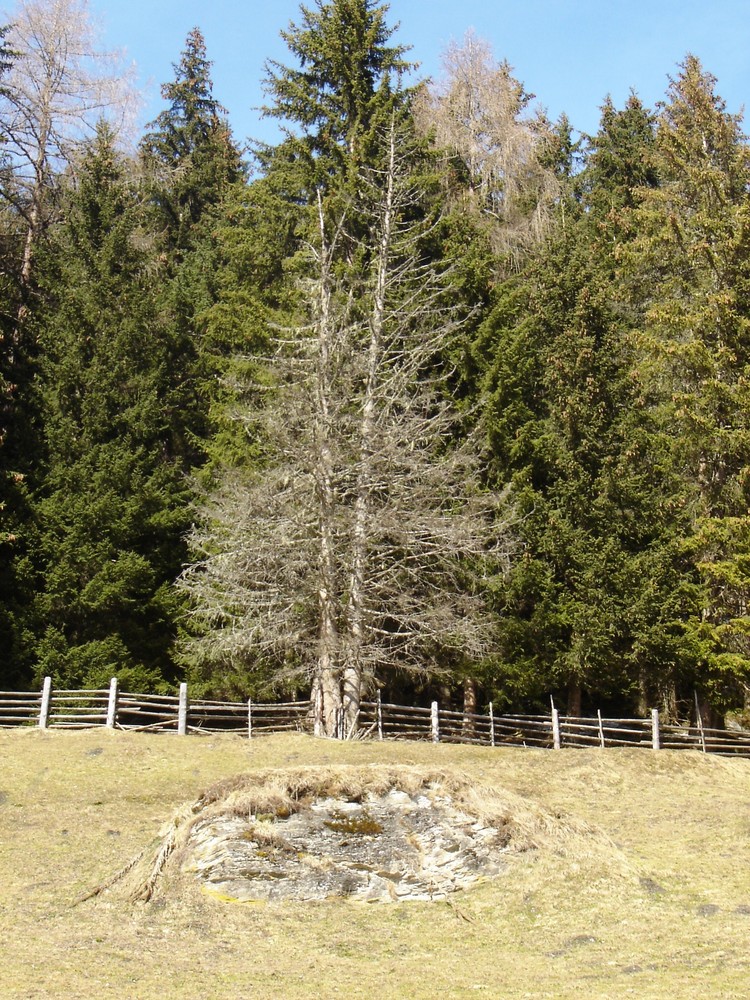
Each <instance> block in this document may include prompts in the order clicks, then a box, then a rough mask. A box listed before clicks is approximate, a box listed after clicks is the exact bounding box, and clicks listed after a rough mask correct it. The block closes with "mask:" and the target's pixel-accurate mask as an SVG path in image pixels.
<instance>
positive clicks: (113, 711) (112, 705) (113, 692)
mask: <svg viewBox="0 0 750 1000" xmlns="http://www.w3.org/2000/svg"><path fill="white" fill-rule="evenodd" d="M115 722H117V678H116V677H113V678H112V680H111V681H110V682H109V701H108V702H107V722H106V726H107V729H114V728H115Z"/></svg>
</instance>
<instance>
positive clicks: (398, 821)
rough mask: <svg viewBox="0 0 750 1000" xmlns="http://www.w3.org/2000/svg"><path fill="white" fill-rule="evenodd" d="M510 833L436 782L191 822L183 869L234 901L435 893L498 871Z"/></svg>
mask: <svg viewBox="0 0 750 1000" xmlns="http://www.w3.org/2000/svg"><path fill="white" fill-rule="evenodd" d="M506 845H507V840H506V838H505V836H504V835H503V832H502V831H501V830H498V829H497V828H495V827H492V826H487V825H484V824H483V823H482V822H481V821H479V820H478V819H477V818H476V817H474V816H470V815H468V814H467V813H466V812H465V811H462V810H461V809H460V808H458V807H457V806H455V805H454V804H453V802H452V801H451V798H450V797H449V796H447V795H446V794H445V793H444V792H442V793H441V791H440V789H439V788H438V789H425V790H423V791H422V792H420V794H418V795H414V796H412V795H409V794H408V793H406V792H404V791H400V790H397V789H392V790H391V791H390V792H388V793H387V794H385V795H382V796H373V795H366V796H365V797H364V798H363V799H362V801H357V802H351V801H347V800H346V799H340V798H321V799H317V800H314V801H312V802H310V803H309V804H307V805H305V806H304V807H303V808H302V809H300V810H299V811H298V812H295V813H293V814H292V815H279V816H274V815H263V814H261V815H250V816H248V817H241V816H231V817H227V816H219V817H214V818H206V819H205V820H204V821H199V822H198V823H196V824H195V826H194V827H193V829H192V831H191V836H190V841H189V843H188V853H187V859H186V863H185V867H186V868H187V869H188V870H192V871H193V872H194V873H195V874H196V876H197V877H198V878H199V879H200V881H201V882H202V883H203V884H204V886H205V888H206V889H207V890H208V891H211V892H214V893H216V894H218V895H220V896H221V897H223V898H226V899H231V900H236V901H250V900H280V899H295V900H316V899H317V900H319V899H326V898H329V897H332V896H339V897H350V898H353V899H360V900H368V901H376V900H381V901H392V900H439V899H445V898H446V897H447V896H448V895H449V893H452V892H455V891H456V890H458V889H464V888H466V887H468V886H470V885H472V884H474V883H476V882H477V881H478V880H479V879H480V878H485V877H491V876H493V875H497V874H498V873H499V872H500V871H501V870H502V868H503V854H504V852H505V851H506V850H507V846H506Z"/></svg>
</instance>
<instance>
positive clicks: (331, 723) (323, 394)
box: [315, 194, 341, 736]
mask: <svg viewBox="0 0 750 1000" xmlns="http://www.w3.org/2000/svg"><path fill="white" fill-rule="evenodd" d="M318 211H319V221H320V235H321V251H320V253H321V259H320V266H321V282H320V300H319V310H320V313H319V316H318V368H317V379H316V387H315V393H316V413H315V445H316V456H315V459H316V468H315V482H316V493H317V501H318V533H319V538H318V541H319V546H320V549H319V561H318V666H317V681H318V685H319V690H320V709H319V712H320V719H319V721H320V723H321V725H322V727H323V732H324V733H325V735H326V736H335V735H336V734H337V728H338V721H339V711H340V709H341V691H340V688H339V671H338V664H337V656H338V634H337V628H336V556H335V542H334V535H335V532H334V519H335V507H336V501H335V493H334V487H333V459H332V455H331V445H330V440H331V426H330V424H331V415H330V391H331V388H330V383H331V358H330V353H331V335H332V331H331V287H330V248H329V246H328V243H327V240H326V233H325V223H324V218H323V208H322V201H321V197H320V194H318Z"/></svg>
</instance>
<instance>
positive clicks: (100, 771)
mask: <svg viewBox="0 0 750 1000" xmlns="http://www.w3.org/2000/svg"><path fill="white" fill-rule="evenodd" d="M0 759H2V770H1V771H0V870H1V871H2V872H3V877H2V880H0V941H2V981H3V985H2V993H3V996H4V997H34V998H37V997H64V998H66V1000H68V998H75V997H118V998H121V997H136V998H144V1000H145V998H172V997H174V998H177V997H180V998H183V997H184V998H199V997H200V998H202V1000H204V998H212V997H232V998H234V997H239V998H246V997H247V998H250V997H252V998H262V1000H265V998H269V1000H270V998H272V997H273V998H276V997H281V998H285V1000H287V998H288V1000H296V998H303V997H304V998H308V997H309V998H316V1000H328V998H334V997H338V996H342V997H343V996H348V997H368V998H370V997H373V996H379V997H384V998H390V997H393V998H396V997H398V998H401V997H404V998H415V1000H416V998H419V1000H422V998H424V1000H427V998H434V997H449V998H464V997H475V996H486V997H493V998H522V997H523V998H541V997H549V998H554V1000H558V998H568V997H570V998H573V997H575V998H576V1000H580V998H614V997H629V996H632V997H638V998H639V1000H647V998H653V1000H665V998H672V997H675V998H682V997H685V998H687V997H692V996H695V995H703V996H710V997H711V998H732V1000H735V998H739V997H744V996H747V995H748V989H749V987H748V983H750V953H748V947H747V945H748V941H749V940H750V761H741V760H732V761H729V760H722V759H719V758H715V757H704V756H702V755H700V754H697V753H695V754H694V753H679V754H678V753H671V752H667V751H663V752H660V753H657V754H655V753H652V752H650V751H615V750H607V751H600V750H578V751H573V750H571V751H562V752H559V753H552V752H548V751H532V750H522V749H506V750H503V749H498V750H489V749H477V748H472V747H449V746H432V745H426V744H425V745H421V744H404V743H385V744H376V743H353V744H337V743H332V742H328V741H320V740H314V739H312V738H310V737H304V736H275V737H265V738H259V739H256V740H253V741H252V743H249V742H248V741H247V740H242V739H241V738H239V737H217V738H213V737H202V738H197V737H196V738H186V739H180V738H177V737H173V736H147V735H142V734H125V733H109V732H106V731H103V730H91V731H87V732H81V733H66V732H61V731H52V732H47V733H41V732H38V731H33V730H15V731H0ZM368 762H383V763H391V764H394V763H395V764H406V763H414V764H423V765H429V766H435V767H440V768H444V769H452V768H457V769H460V770H461V771H463V772H464V773H466V774H468V775H469V776H470V778H471V779H472V781H474V782H476V783H477V785H483V784H484V785H491V786H494V787H496V788H499V789H505V790H508V791H510V792H513V793H515V794H518V795H521V796H523V797H525V798H528V799H529V800H531V801H532V802H537V803H540V804H541V805H542V806H544V807H545V808H547V809H551V810H552V811H553V812H555V813H556V814H558V815H559V816H560V823H561V827H565V826H566V825H569V824H568V820H570V819H576V820H582V821H583V822H584V823H585V824H587V825H588V826H589V827H591V828H592V830H591V834H590V836H585V835H580V836H578V837H574V838H572V839H571V838H569V837H568V838H566V840H565V843H563V842H562V841H561V842H560V844H559V845H556V843H555V838H554V836H553V837H552V838H551V839H550V841H549V843H548V844H547V845H546V846H544V847H542V848H540V849H538V850H533V851H528V852H525V853H521V854H518V855H516V856H513V857H511V859H510V863H509V867H508V869H507V871H506V873H505V874H504V875H502V876H501V877H499V878H498V879H496V880H494V881H491V882H485V883H483V884H481V885H480V886H478V887H477V888H475V889H472V890H470V891H467V892H464V893H460V894H457V895H455V896H454V897H453V898H452V900H451V902H449V903H446V902H441V903H402V904H392V905H388V904H363V903H353V902H349V901H344V900H330V901H327V902H324V903H283V904H282V903H279V904H273V903H263V904H261V903H258V904H241V905H239V904H230V903H224V902H221V901H219V900H217V899H215V898H212V897H210V896H207V895H205V894H203V893H201V891H200V889H199V888H198V886H197V885H196V883H195V882H194V881H193V880H192V879H191V878H188V877H186V876H180V875H175V874H173V875H172V876H170V877H169V878H168V880H167V882H166V884H165V886H164V887H163V890H162V892H161V894H160V895H158V896H157V897H156V898H155V899H154V900H153V901H152V902H150V903H132V902H131V901H130V900H129V899H128V896H127V893H126V892H125V891H124V889H123V888H122V887H120V886H115V887H113V888H112V889H111V890H108V891H107V892H105V893H103V894H102V895H100V896H99V897H97V898H96V899H92V900H90V901H88V902H85V903H82V904H80V905H77V906H76V905H73V904H74V901H75V900H76V898H77V897H80V896H81V895H82V894H83V893H84V892H85V891H86V890H87V889H89V888H91V887H92V886H93V885H95V884H97V883H98V882H101V881H102V880H104V879H106V878H107V877H108V876H110V875H111V874H112V873H113V872H114V871H116V870H117V869H118V868H119V867H120V866H121V865H123V864H124V863H125V862H126V861H127V860H128V859H129V858H131V857H132V856H133V855H134V854H136V853H137V852H138V851H140V850H141V849H142V848H143V847H144V846H145V845H147V844H149V843H150V842H155V841H156V838H157V836H158V832H159V829H160V828H161V826H162V824H163V823H164V822H165V821H166V820H168V819H169V818H170V816H171V815H172V813H173V811H174V809H175V807H177V806H178V805H180V804H182V803H183V802H185V801H186V800H192V799H194V798H195V797H196V795H197V794H198V793H200V792H201V791H203V790H204V789H205V788H206V787H208V786H209V785H211V784H213V783H214V782H215V781H217V780H219V779H221V778H224V777H226V776H229V775H233V774H237V773H242V772H249V771H252V770H254V769H256V768H267V767H291V766H295V767H296V766H299V765H305V764H308V765H309V764H313V765H314V764H333V763H336V764H338V763H356V764H363V763H368ZM579 825H580V824H579ZM573 826H574V827H575V826H576V824H573ZM610 841H611V843H610ZM603 845H605V847H606V849H605V850H602V846H603Z"/></svg>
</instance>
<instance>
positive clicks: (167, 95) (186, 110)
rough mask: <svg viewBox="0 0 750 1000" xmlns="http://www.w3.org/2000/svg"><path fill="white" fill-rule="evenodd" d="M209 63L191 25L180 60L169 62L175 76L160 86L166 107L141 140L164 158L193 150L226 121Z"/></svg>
mask: <svg viewBox="0 0 750 1000" xmlns="http://www.w3.org/2000/svg"><path fill="white" fill-rule="evenodd" d="M212 65H213V63H212V62H211V60H210V59H208V57H207V55H206V43H205V40H204V38H203V35H202V34H201V31H200V29H199V28H193V29H192V31H190V32H189V33H188V36H187V39H186V40H185V49H184V51H183V53H182V56H181V58H180V61H179V62H178V63H173V64H172V68H173V69H174V71H175V78H174V80H173V81H172V82H171V83H164V84H162V87H161V96H162V98H163V99H164V100H165V101H168V102H169V107H168V108H166V109H165V110H164V111H162V112H161V114H159V115H158V116H157V117H156V119H155V120H154V122H153V123H152V125H153V126H155V130H154V131H153V132H151V133H149V134H148V135H147V136H146V137H145V140H144V143H145V145H146V146H147V147H149V148H150V149H152V150H153V152H154V153H156V154H157V155H160V156H161V157H162V158H163V159H164V160H165V161H167V162H169V161H170V160H171V161H179V159H181V158H182V157H184V156H187V155H189V154H190V153H192V152H193V151H194V149H195V148H196V147H197V146H199V145H200V144H201V142H205V141H206V140H208V139H209V137H210V136H211V133H212V131H213V130H214V129H215V128H216V126H217V125H218V124H219V123H220V122H226V116H227V110H226V108H225V107H224V106H223V105H222V104H220V103H219V101H217V100H216V98H215V97H214V96H213V81H212V79H211V66H212Z"/></svg>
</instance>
